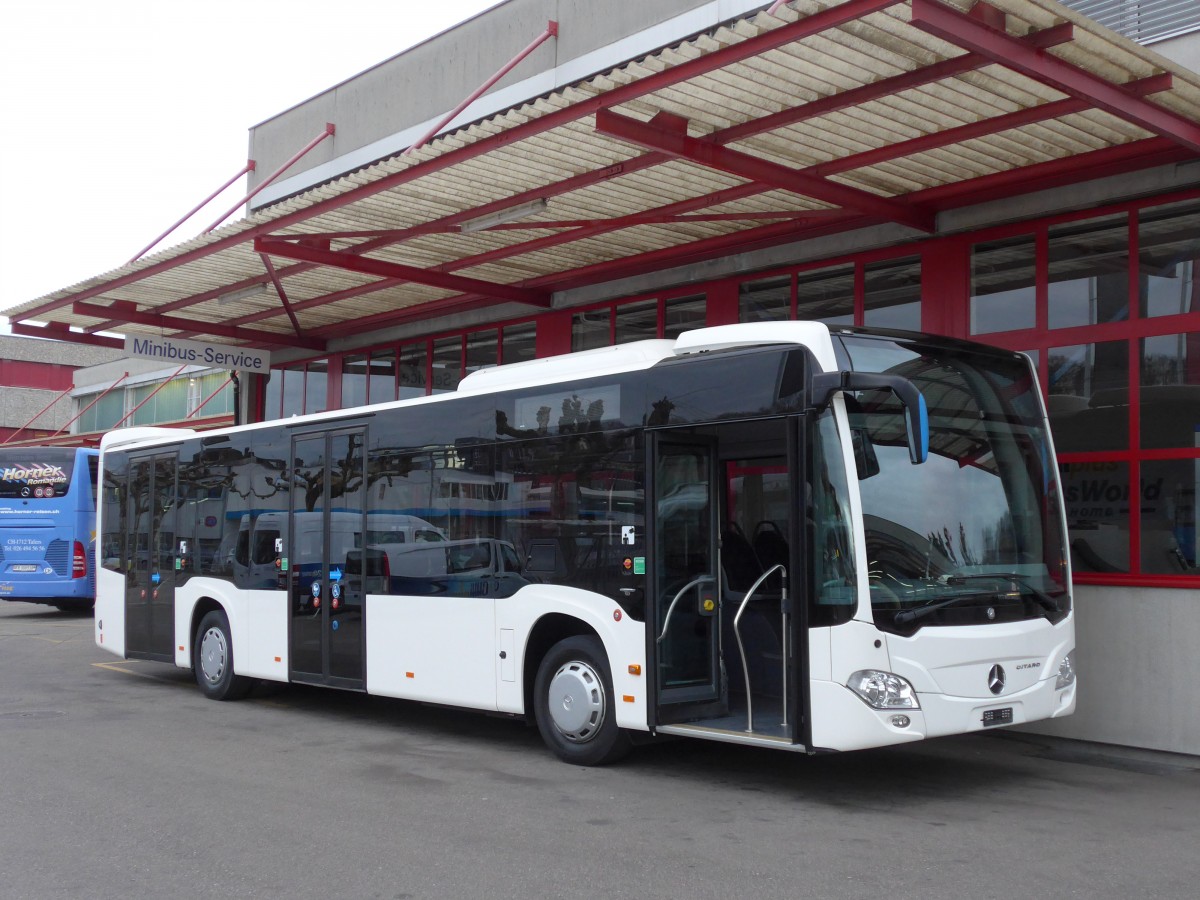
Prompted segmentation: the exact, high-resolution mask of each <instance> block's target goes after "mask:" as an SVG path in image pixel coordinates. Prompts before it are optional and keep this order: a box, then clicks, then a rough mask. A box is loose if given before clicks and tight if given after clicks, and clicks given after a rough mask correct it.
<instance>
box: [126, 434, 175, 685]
mask: <svg viewBox="0 0 1200 900" xmlns="http://www.w3.org/2000/svg"><path fill="white" fill-rule="evenodd" d="M176 468H177V466H176V457H175V454H174V453H169V454H158V455H155V456H146V457H142V458H140V459H134V460H131V462H130V469H129V496H130V501H131V504H132V513H133V514H132V515H131V516H130V517H129V519H128V527H129V533H128V535H127V537H126V542H125V546H126V565H127V566H128V572H127V573H126V575H127V577H126V581H125V646H126V648H127V652H128V654H129V655H130V656H139V657H144V658H148V659H161V660H165V661H168V662H169V661H171V660H173V659H174V648H175V561H176V559H177V558H179V554H178V553H177V548H176V543H175V541H176V538H175V520H176V515H177V505H178V504H177V499H178V491H177V488H176V482H175V470H176Z"/></svg>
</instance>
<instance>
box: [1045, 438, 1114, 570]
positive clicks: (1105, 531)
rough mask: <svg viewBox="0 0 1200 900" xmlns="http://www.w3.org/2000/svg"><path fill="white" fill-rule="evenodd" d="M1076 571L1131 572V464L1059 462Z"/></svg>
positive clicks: (1072, 558) (1073, 563)
mask: <svg viewBox="0 0 1200 900" xmlns="http://www.w3.org/2000/svg"><path fill="white" fill-rule="evenodd" d="M1059 471H1060V472H1061V474H1062V483H1063V494H1064V495H1065V499H1066V502H1065V507H1066V511H1067V530H1068V531H1069V532H1070V535H1071V539H1070V543H1071V568H1072V570H1073V571H1074V572H1075V573H1077V574H1078V573H1092V572H1097V573H1104V572H1109V573H1113V572H1117V573H1124V572H1128V571H1129V464H1128V463H1124V462H1064V463H1061V464H1060V465H1059Z"/></svg>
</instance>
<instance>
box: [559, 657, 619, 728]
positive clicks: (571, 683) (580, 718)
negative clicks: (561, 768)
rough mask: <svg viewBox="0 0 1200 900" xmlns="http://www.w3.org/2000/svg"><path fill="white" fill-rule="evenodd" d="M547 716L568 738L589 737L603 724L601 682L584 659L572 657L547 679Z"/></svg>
mask: <svg viewBox="0 0 1200 900" xmlns="http://www.w3.org/2000/svg"><path fill="white" fill-rule="evenodd" d="M549 706H550V718H551V720H552V721H553V722H554V727H555V728H557V729H558V732H559V734H561V735H562V736H563V737H565V738H566V739H567V740H568V741H574V742H575V743H584V742H585V741H590V740H591V739H592V738H594V737H595V736H596V734H597V733H598V732H599V731H600V726H601V725H603V724H604V709H605V698H604V682H602V681H601V680H600V675H599V674H598V673H597V672H596V670H595V669H593V668H592V667H591V666H589V665H588V664H587V663H585V662H579V661H578V660H572V661H571V662H569V663H566V664H564V665H563V666H562V667H560V668H559V670H558V671H557V672H555V673H554V677H553V678H551V679H550V703H549Z"/></svg>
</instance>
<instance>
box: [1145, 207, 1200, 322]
mask: <svg viewBox="0 0 1200 900" xmlns="http://www.w3.org/2000/svg"><path fill="white" fill-rule="evenodd" d="M1197 260H1200V206H1198V205H1197V204H1196V203H1194V202H1188V203H1185V204H1174V205H1171V206H1164V207H1157V208H1153V209H1149V210H1142V211H1141V212H1140V213H1139V215H1138V292H1139V295H1140V297H1139V299H1140V301H1141V311H1142V315H1143V316H1172V315H1178V314H1180V313H1189V312H1197V311H1200V296H1198V293H1197V291H1198V288H1197V283H1196V274H1197V273H1196V261H1197Z"/></svg>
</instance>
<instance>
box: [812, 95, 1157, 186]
mask: <svg viewBox="0 0 1200 900" xmlns="http://www.w3.org/2000/svg"><path fill="white" fill-rule="evenodd" d="M1124 87H1125V89H1126V90H1128V91H1130V92H1131V93H1134V94H1137V95H1138V96H1145V95H1147V94H1154V93H1157V92H1158V91H1167V90H1170V89H1171V76H1170V74H1169V73H1168V74H1162V75H1151V76H1149V77H1148V78H1139V79H1137V80H1136V81H1130V82H1128V83H1127V84H1125V85H1124ZM1088 109H1091V107H1090V106H1089V105H1088V104H1087V103H1086V102H1085V101H1083V100H1055V101H1052V102H1050V103H1042V104H1040V105H1039V106H1031V107H1029V108H1028V109H1018V110H1016V111H1015V112H1011V113H1004V114H1003V115H999V116H992V117H991V118H989V119H980V120H979V121H978V122H968V123H967V124H966V125H959V126H957V127H954V128H946V129H943V130H942V131H934V132H932V133H930V134H923V135H921V136H920V137H916V138H912V139H910V140H907V141H900V142H898V143H895V144H886V145H884V146H882V147H878V148H876V149H875V150H865V151H863V152H862V153H855V154H852V155H851V156H845V157H842V158H841V159H833V160H830V161H829V162H825V163H818V164H817V165H815V166H810V167H809V168H808V169H806V170H805V171H807V172H811V173H812V174H814V175H834V174H836V173H838V172H849V171H852V170H854V169H861V168H864V167H866V166H873V165H875V164H877V163H881V162H886V161H888V160H892V159H900V158H902V157H905V156H912V155H914V154H916V153H923V152H925V151H927V150H934V149H937V148H938V147H947V146H949V145H951V144H960V143H962V142H963V141H969V140H971V139H972V138H977V137H985V136H987V135H989V134H999V133H1000V132H1002V131H1008V130H1009V129H1012V128H1020V127H1021V126H1022V125H1032V124H1033V123H1035V122H1044V121H1046V120H1047V119H1058V118H1062V117H1063V116H1069V115H1072V114H1073V113H1079V112H1083V111H1085V110H1088Z"/></svg>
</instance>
